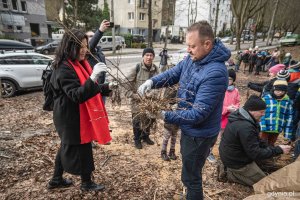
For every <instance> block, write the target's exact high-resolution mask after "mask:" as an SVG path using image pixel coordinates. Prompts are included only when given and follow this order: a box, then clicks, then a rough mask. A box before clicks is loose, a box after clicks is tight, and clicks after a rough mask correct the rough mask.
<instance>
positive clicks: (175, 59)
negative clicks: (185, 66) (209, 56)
mask: <svg viewBox="0 0 300 200" xmlns="http://www.w3.org/2000/svg"><path fill="white" fill-rule="evenodd" d="M188 55H189V53H188V52H187V51H186V48H184V49H180V50H179V51H177V52H175V53H171V54H170V62H171V63H170V64H171V65H176V64H177V63H179V62H180V61H182V60H183V59H185V58H186V57H187V56H188Z"/></svg>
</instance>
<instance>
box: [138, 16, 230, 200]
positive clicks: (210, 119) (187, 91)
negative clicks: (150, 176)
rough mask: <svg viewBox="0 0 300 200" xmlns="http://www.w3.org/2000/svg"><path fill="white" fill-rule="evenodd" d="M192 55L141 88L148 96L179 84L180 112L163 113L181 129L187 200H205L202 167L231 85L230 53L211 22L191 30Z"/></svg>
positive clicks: (189, 37) (194, 25)
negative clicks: (214, 32) (162, 88)
mask: <svg viewBox="0 0 300 200" xmlns="http://www.w3.org/2000/svg"><path fill="white" fill-rule="evenodd" d="M186 43H187V52H188V53H189V55H188V56H187V57H186V59H184V60H183V61H181V62H179V63H178V64H177V65H176V66H175V67H173V68H171V69H169V70H168V71H165V72H164V73H161V74H159V75H157V76H154V77H153V78H151V79H149V80H147V81H146V82H145V83H144V84H143V85H141V86H140V87H139V89H138V91H139V93H140V94H141V95H144V94H145V93H146V92H147V91H148V90H150V89H152V88H160V87H168V86H172V85H174V84H177V83H179V89H178V99H179V103H178V109H177V110H176V111H161V113H160V115H161V116H162V118H163V119H164V120H165V122H167V123H172V124H177V125H179V126H180V129H181V132H182V135H181V141H180V145H181V150H180V151H181V154H182V175H181V179H182V182H183V183H184V185H185V186H186V187H187V199H188V200H196V199H197V200H198V199H203V191H202V168H203V166H204V163H205V160H206V157H207V156H208V154H209V149H210V147H212V146H213V145H214V143H215V141H216V139H217V136H218V133H219V130H220V124H221V114H222V106H223V99H224V95H225V91H226V88H227V85H228V75H227V69H226V66H225V64H224V62H225V61H226V60H228V59H229V58H230V55H231V53H230V51H229V50H228V49H227V48H226V47H225V46H224V45H223V44H222V43H221V42H220V41H219V40H215V38H214V34H213V30H212V28H211V26H210V25H209V23H208V22H207V21H199V22H197V23H194V24H193V25H191V26H190V27H189V28H188V29H187V34H186Z"/></svg>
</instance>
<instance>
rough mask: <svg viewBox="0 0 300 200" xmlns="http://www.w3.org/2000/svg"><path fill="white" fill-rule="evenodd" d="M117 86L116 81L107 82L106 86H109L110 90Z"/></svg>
mask: <svg viewBox="0 0 300 200" xmlns="http://www.w3.org/2000/svg"><path fill="white" fill-rule="evenodd" d="M117 87H118V82H117V81H113V82H110V83H109V84H108V88H109V89H110V90H113V89H116V88H117Z"/></svg>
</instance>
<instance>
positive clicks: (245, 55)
mask: <svg viewBox="0 0 300 200" xmlns="http://www.w3.org/2000/svg"><path fill="white" fill-rule="evenodd" d="M249 59H250V54H249V53H244V54H242V61H243V62H244V63H249Z"/></svg>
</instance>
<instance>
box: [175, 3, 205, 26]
mask: <svg viewBox="0 0 300 200" xmlns="http://www.w3.org/2000/svg"><path fill="white" fill-rule="evenodd" d="M196 1H198V2H197V7H198V9H197V18H196V21H199V20H208V15H209V3H208V1H209V0H192V2H196ZM194 6H195V5H194ZM174 25H175V26H181V27H187V26H188V1H187V0H177V1H176V8H175V22H174Z"/></svg>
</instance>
